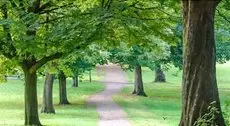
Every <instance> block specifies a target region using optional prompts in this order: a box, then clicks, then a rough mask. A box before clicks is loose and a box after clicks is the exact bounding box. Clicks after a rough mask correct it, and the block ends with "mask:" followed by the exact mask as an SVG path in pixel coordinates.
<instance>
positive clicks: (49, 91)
mask: <svg viewBox="0 0 230 126" xmlns="http://www.w3.org/2000/svg"><path fill="white" fill-rule="evenodd" d="M54 78H55V75H54V74H49V73H46V78H45V83H44V89H43V101H42V109H41V112H42V113H55V110H54V106H53V83H54Z"/></svg>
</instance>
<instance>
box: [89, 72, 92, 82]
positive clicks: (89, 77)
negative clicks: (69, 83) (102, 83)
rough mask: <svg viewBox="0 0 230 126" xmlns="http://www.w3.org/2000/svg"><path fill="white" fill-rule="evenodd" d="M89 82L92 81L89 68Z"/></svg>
mask: <svg viewBox="0 0 230 126" xmlns="http://www.w3.org/2000/svg"><path fill="white" fill-rule="evenodd" d="M89 82H92V72H91V70H90V71H89Z"/></svg>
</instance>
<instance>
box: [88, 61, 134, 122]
mask: <svg viewBox="0 0 230 126" xmlns="http://www.w3.org/2000/svg"><path fill="white" fill-rule="evenodd" d="M97 70H99V71H98V73H99V74H101V72H102V71H104V72H105V77H104V80H103V81H102V82H104V83H105V85H106V88H105V90H104V91H103V92H100V93H98V94H96V95H93V96H91V97H90V98H89V100H88V104H89V105H96V108H97V112H98V113H99V115H100V122H99V126H131V125H130V123H129V121H128V120H127V119H126V113H125V112H124V111H123V110H122V109H121V108H120V107H119V106H118V105H117V104H116V103H115V102H114V101H113V99H112V96H113V95H115V94H117V93H119V92H120V90H121V89H122V88H123V87H124V86H125V84H127V80H126V78H125V76H124V73H123V72H122V71H121V69H120V67H119V66H115V65H106V66H98V67H97Z"/></svg>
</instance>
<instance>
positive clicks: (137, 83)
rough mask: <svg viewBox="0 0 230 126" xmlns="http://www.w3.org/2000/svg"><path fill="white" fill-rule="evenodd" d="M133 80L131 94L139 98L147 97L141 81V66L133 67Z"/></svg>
mask: <svg viewBox="0 0 230 126" xmlns="http://www.w3.org/2000/svg"><path fill="white" fill-rule="evenodd" d="M134 76H135V80H134V91H133V94H136V95H140V96H147V95H146V94H145V92H144V86H143V80H142V71H141V66H136V67H135V73H134Z"/></svg>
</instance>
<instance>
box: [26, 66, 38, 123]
mask: <svg viewBox="0 0 230 126" xmlns="http://www.w3.org/2000/svg"><path fill="white" fill-rule="evenodd" d="M23 71H24V76H25V125H35V126H41V123H40V120H39V116H38V100H37V74H36V72H33V73H30V72H29V70H28V69H26V68H23Z"/></svg>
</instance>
